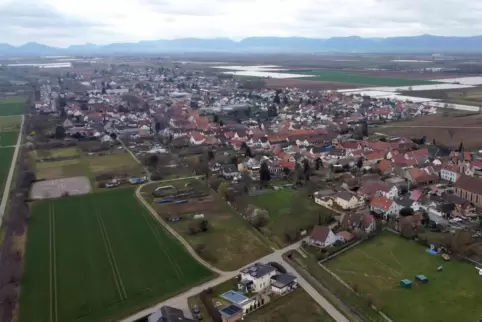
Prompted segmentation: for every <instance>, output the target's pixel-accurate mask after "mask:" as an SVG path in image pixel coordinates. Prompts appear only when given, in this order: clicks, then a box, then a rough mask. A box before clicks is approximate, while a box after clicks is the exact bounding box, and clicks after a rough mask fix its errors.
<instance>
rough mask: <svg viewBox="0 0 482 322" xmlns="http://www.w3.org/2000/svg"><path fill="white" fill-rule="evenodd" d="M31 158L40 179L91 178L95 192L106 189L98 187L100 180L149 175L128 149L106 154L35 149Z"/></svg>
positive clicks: (65, 149) (60, 149)
mask: <svg viewBox="0 0 482 322" xmlns="http://www.w3.org/2000/svg"><path fill="white" fill-rule="evenodd" d="M29 156H30V162H32V163H34V167H35V175H36V177H37V179H59V178H66V177H75V176H87V177H89V179H90V181H91V183H92V187H93V188H94V190H95V191H98V190H99V189H103V188H99V187H98V186H99V182H100V181H99V180H100V179H99V177H107V178H110V177H113V176H119V177H125V178H129V177H136V176H143V175H145V174H144V168H143V167H142V166H141V165H140V164H139V163H137V162H136V161H135V160H134V159H132V157H131V155H130V154H129V153H127V152H124V150H113V151H110V152H109V153H106V154H103V155H101V154H94V155H88V154H87V153H85V152H82V151H80V150H79V149H78V148H76V147H68V148H59V149H51V150H34V151H31V152H30V153H29ZM102 180H105V179H102Z"/></svg>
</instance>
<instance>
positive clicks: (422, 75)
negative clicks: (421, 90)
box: [344, 70, 477, 80]
mask: <svg viewBox="0 0 482 322" xmlns="http://www.w3.org/2000/svg"><path fill="white" fill-rule="evenodd" d="M344 71H346V70H344ZM347 72H348V71H347ZM350 72H353V73H356V74H361V75H368V76H378V77H391V78H406V79H422V80H431V79H444V78H457V77H469V76H477V75H466V74H444V73H417V72H402V71H400V72H396V71H383V70H380V71H376V70H375V71H373V70H367V71H365V70H353V71H350Z"/></svg>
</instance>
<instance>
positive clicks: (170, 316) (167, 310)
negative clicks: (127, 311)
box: [147, 305, 194, 322]
mask: <svg viewBox="0 0 482 322" xmlns="http://www.w3.org/2000/svg"><path fill="white" fill-rule="evenodd" d="M147 319H148V321H149V322H194V320H192V319H188V318H186V317H184V312H182V311H181V310H179V309H176V308H174V307H170V306H166V305H165V306H163V307H161V309H160V310H159V311H156V312H154V313H152V314H151V315H149V317H148V318H147Z"/></svg>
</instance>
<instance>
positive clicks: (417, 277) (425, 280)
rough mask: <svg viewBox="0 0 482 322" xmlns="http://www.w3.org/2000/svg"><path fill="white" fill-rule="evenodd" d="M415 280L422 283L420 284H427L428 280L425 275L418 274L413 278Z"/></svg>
mask: <svg viewBox="0 0 482 322" xmlns="http://www.w3.org/2000/svg"><path fill="white" fill-rule="evenodd" d="M415 278H416V279H417V281H420V282H422V284H427V283H428V278H427V276H425V275H422V274H419V275H417V276H415Z"/></svg>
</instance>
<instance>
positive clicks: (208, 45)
mask: <svg viewBox="0 0 482 322" xmlns="http://www.w3.org/2000/svg"><path fill="white" fill-rule="evenodd" d="M163 52H169V53H174V52H192V53H195V52H219V53H223V52H225V53H229V52H236V53H310V52H318V53H323V52H340V53H482V36H470V37H457V36H450V37H448V36H447V37H446V36H433V35H421V36H407V37H387V38H363V37H358V36H351V37H332V38H304V37H248V38H244V39H242V40H240V41H234V40H231V39H229V38H179V39H173V40H144V41H139V42H131V43H127V42H126V43H112V44H107V45H95V44H90V43H87V44H84V45H71V46H69V47H67V48H58V47H52V46H47V45H43V44H40V43H36V42H29V43H26V44H24V45H21V46H17V47H16V46H12V45H9V44H5V43H0V56H42V55H66V54H68V55H76V54H77V55H87V54H142V53H146V54H155V53H163Z"/></svg>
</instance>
